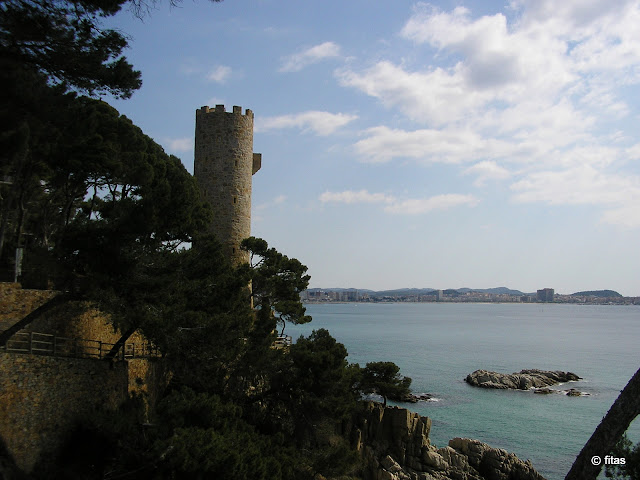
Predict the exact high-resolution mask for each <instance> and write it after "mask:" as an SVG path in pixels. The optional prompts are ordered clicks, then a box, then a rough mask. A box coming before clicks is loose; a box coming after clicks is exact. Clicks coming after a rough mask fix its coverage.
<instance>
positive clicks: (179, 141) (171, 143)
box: [163, 137, 193, 152]
mask: <svg viewBox="0 0 640 480" xmlns="http://www.w3.org/2000/svg"><path fill="white" fill-rule="evenodd" d="M163 143H164V144H165V146H166V148H167V150H169V151H170V152H193V138H192V137H183V138H166V139H165V140H164V142H163Z"/></svg>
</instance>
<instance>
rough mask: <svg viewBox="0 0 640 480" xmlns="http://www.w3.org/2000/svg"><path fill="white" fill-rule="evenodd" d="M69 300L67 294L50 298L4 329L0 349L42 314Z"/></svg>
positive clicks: (70, 298) (0, 336)
mask: <svg viewBox="0 0 640 480" xmlns="http://www.w3.org/2000/svg"><path fill="white" fill-rule="evenodd" d="M70 300H72V296H71V295H70V294H68V293H63V294H61V295H58V296H56V297H54V298H52V299H51V300H49V301H48V302H47V303H45V304H44V305H40V306H39V307H38V308H36V309H35V310H34V311H33V312H31V313H30V314H29V315H27V316H26V317H24V318H22V319H21V320H18V322H16V323H15V324H14V325H12V326H11V327H9V328H8V329H6V330H5V331H4V332H2V333H0V347H4V346H5V345H6V343H7V342H8V341H9V339H10V338H11V337H13V335H14V334H16V333H17V332H19V331H20V330H22V329H23V328H24V327H26V326H27V325H29V324H30V323H31V322H33V321H34V320H36V319H37V318H39V317H41V316H42V315H43V314H45V313H46V312H48V311H49V310H52V309H54V308H55V307H57V306H58V305H62V304H63V303H65V302H68V301H70Z"/></svg>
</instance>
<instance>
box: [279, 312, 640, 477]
mask: <svg viewBox="0 0 640 480" xmlns="http://www.w3.org/2000/svg"><path fill="white" fill-rule="evenodd" d="M307 312H308V313H309V314H310V315H311V316H312V317H313V321H312V322H311V323H310V324H307V325H303V326H291V325H289V326H287V328H286V333H287V334H289V335H292V336H293V337H294V340H295V339H296V338H297V337H298V336H299V335H301V334H304V335H308V334H309V333H311V331H312V330H313V329H318V328H327V329H328V330H329V331H330V332H331V334H332V335H333V336H334V337H335V338H336V339H337V340H338V341H339V342H341V343H343V344H344V345H345V346H346V347H347V350H348V351H349V357H348V360H349V361H350V362H352V363H359V364H361V365H364V364H365V363H367V362H371V361H378V360H387V361H393V362H395V363H396V364H397V365H399V366H400V367H401V372H402V374H403V375H406V376H409V377H411V378H412V379H413V383H412V389H413V391H414V392H428V393H431V394H433V395H434V396H435V398H436V399H437V401H433V402H420V403H418V404H405V405H403V406H406V407H407V408H409V409H411V410H413V411H416V412H418V413H420V414H421V415H425V416H428V417H431V419H432V422H433V426H432V429H431V442H432V443H433V444H435V445H437V446H438V447H440V446H444V445H446V444H447V443H448V441H449V439H451V438H454V437H470V438H475V439H478V440H481V441H483V442H486V443H488V444H490V445H491V446H494V447H499V448H504V449H506V450H508V451H510V452H514V453H516V454H517V455H518V456H519V457H520V458H523V459H527V458H528V459H530V460H531V461H532V463H533V465H534V466H535V467H536V468H537V469H538V471H539V472H540V473H541V474H542V475H544V476H545V477H546V478H547V479H548V480H560V479H563V478H564V476H565V475H566V473H567V472H568V470H569V468H570V467H571V464H572V463H573V461H574V459H575V457H576V455H577V454H578V453H579V451H580V449H581V448H582V446H583V445H584V443H585V442H586V441H587V440H588V439H589V437H590V436H591V434H592V433H593V431H594V429H595V427H596V426H597V425H598V423H599V422H600V420H601V419H602V417H603V416H604V415H605V414H606V412H607V411H608V409H609V407H610V406H611V404H612V403H613V402H614V400H615V399H616V398H617V396H618V394H619V392H620V390H622V389H623V388H624V386H625V385H626V384H627V382H628V381H629V379H630V378H631V376H632V375H633V374H634V373H635V372H636V370H637V369H638V368H640V348H639V347H638V345H639V344H640V307H638V306H580V305H555V304H545V305H542V304H480V303H472V304H460V303H449V304H445V303H442V304H441V303H415V304H413V303H395V304H355V303H346V304H309V305H307ZM480 368H483V369H487V370H495V371H499V372H504V373H511V372H516V371H519V370H521V369H523V368H540V369H545V370H565V371H567V370H568V371H572V372H574V373H576V374H578V375H579V376H581V377H583V380H581V381H579V382H573V383H571V384H570V385H569V386H565V387H562V388H571V387H573V388H577V389H579V390H581V391H583V392H588V393H590V395H589V396H583V397H567V396H564V395H536V394H533V393H531V392H520V391H493V390H483V389H478V388H473V387H470V386H469V385H467V384H466V383H465V382H464V381H463V380H464V378H465V377H466V375H467V374H468V373H471V372H473V371H474V370H477V369H480ZM629 433H630V437H631V438H632V439H633V440H634V441H640V422H638V421H637V422H634V424H633V425H632V427H631V429H630V432H629ZM605 454H606V452H603V455H605Z"/></svg>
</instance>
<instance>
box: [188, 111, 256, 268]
mask: <svg viewBox="0 0 640 480" xmlns="http://www.w3.org/2000/svg"><path fill="white" fill-rule="evenodd" d="M261 163H262V156H261V154H259V153H253V112H252V111H251V110H249V109H247V111H246V112H245V114H244V115H243V114H242V108H241V107H233V112H225V108H224V105H216V108H215V109H210V108H209V107H202V108H200V109H199V110H196V138H195V158H194V166H193V170H194V175H195V177H196V180H197V181H198V184H199V185H200V189H201V190H202V192H203V193H204V196H205V198H206V200H207V201H208V202H209V204H210V205H211V208H212V210H213V218H212V221H211V226H210V231H211V232H213V233H214V234H215V235H216V237H217V238H218V240H220V242H222V244H223V245H224V248H225V251H226V253H227V255H228V256H229V258H231V261H232V262H233V264H234V265H237V264H239V263H243V262H248V261H249V256H248V254H247V252H243V251H242V250H241V249H240V242H241V241H242V240H243V239H245V238H247V237H249V236H251V176H252V175H253V174H254V173H256V172H257V171H258V170H260V166H261Z"/></svg>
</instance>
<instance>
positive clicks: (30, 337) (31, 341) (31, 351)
mask: <svg viewBox="0 0 640 480" xmlns="http://www.w3.org/2000/svg"><path fill="white" fill-rule="evenodd" d="M29 353H33V332H29Z"/></svg>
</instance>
